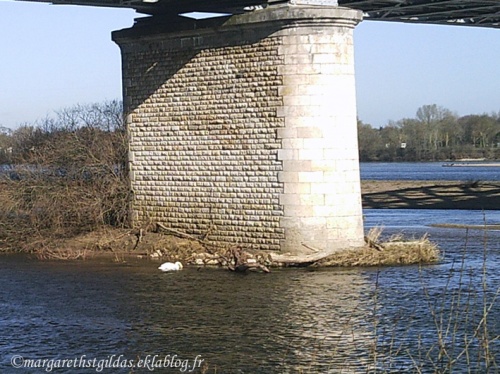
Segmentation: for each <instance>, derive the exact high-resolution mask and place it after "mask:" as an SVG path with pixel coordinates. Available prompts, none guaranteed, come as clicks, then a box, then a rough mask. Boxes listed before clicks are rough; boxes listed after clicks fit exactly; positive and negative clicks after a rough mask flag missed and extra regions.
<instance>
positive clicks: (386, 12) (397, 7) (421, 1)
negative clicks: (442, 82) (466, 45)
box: [19, 0, 500, 28]
mask: <svg viewBox="0 0 500 374" xmlns="http://www.w3.org/2000/svg"><path fill="white" fill-rule="evenodd" d="M19 1H31V2H45V3H52V4H66V5H71V4H73V5H89V6H105V7H124V8H134V9H136V10H137V11H138V12H140V13H144V14H151V15H158V16H162V17H164V16H169V17H171V16H175V15H177V14H181V13H187V12H222V13H231V14H238V13H243V12H244V11H245V10H244V9H245V7H252V6H257V5H264V6H265V5H267V4H268V3H273V4H274V3H281V2H283V3H285V2H287V1H282V0H268V1H266V0H206V1H202V0H52V1H51V0H19ZM327 1H328V0H326V1H325V0H316V1H314V0H302V3H313V2H316V3H326V2H327ZM333 1H335V0H333ZM296 2H297V3H300V2H301V1H300V0H298V1H296ZM329 2H332V0H330V1H329ZM291 3H294V1H291ZM338 3H339V5H340V6H344V7H348V8H352V9H357V10H361V11H363V13H364V19H365V20H380V21H394V22H409V23H429V24H442V25H464V26H479V27H494V28H499V27H500V2H499V1H497V0H468V1H464V0H338Z"/></svg>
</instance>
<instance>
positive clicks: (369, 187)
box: [361, 180, 500, 210]
mask: <svg viewBox="0 0 500 374" xmlns="http://www.w3.org/2000/svg"><path fill="white" fill-rule="evenodd" d="M361 194H362V202H363V208H365V209H464V210H497V209H500V182H481V181H479V182H476V181H470V182H457V181H378V180H377V181H374V180H363V181H362V182H361Z"/></svg>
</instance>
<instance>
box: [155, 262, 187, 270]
mask: <svg viewBox="0 0 500 374" xmlns="http://www.w3.org/2000/svg"><path fill="white" fill-rule="evenodd" d="M158 269H160V270H161V271H177V270H181V269H182V264H181V263H180V262H179V261H177V262H176V263H175V264H174V263H172V262H165V263H164V264H161V265H160V267H159V268H158Z"/></svg>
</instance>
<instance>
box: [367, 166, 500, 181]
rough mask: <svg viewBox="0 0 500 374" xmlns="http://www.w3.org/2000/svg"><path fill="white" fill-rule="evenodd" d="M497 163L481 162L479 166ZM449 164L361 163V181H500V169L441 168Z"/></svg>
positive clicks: (475, 167)
mask: <svg viewBox="0 0 500 374" xmlns="http://www.w3.org/2000/svg"><path fill="white" fill-rule="evenodd" d="M488 163H489V164H495V165H498V162H496V163H492V162H481V164H488ZM444 164H450V163H449V162H362V163H361V164H360V169H361V179H369V180H456V181H468V180H479V181H500V167H499V166H495V167H493V166H492V167H478V166H473V165H474V164H475V163H474V162H471V163H469V164H470V165H471V166H467V167H443V165H444Z"/></svg>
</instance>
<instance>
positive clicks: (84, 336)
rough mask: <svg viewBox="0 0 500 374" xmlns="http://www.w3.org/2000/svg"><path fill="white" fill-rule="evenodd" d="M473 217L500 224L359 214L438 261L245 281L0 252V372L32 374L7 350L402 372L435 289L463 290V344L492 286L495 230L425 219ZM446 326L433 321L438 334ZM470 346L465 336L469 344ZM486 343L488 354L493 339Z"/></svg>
mask: <svg viewBox="0 0 500 374" xmlns="http://www.w3.org/2000/svg"><path fill="white" fill-rule="evenodd" d="M485 221H486V222H487V223H498V222H500V213H498V212H497V211H490V212H487V214H486V216H485V215H483V213H482V212H475V211H472V212H471V211H453V212H449V211H432V210H425V211H410V210H408V211H405V210H399V211H390V210H380V211H377V210H367V211H366V212H365V224H366V227H367V229H368V228H370V227H371V226H376V225H384V226H385V235H391V234H393V233H399V232H401V231H404V232H405V233H406V234H407V235H409V236H411V235H417V236H418V235H421V234H423V233H424V232H428V233H429V234H430V236H431V238H432V239H433V240H434V241H436V242H437V243H439V245H440V246H441V248H442V249H443V251H444V259H443V261H442V262H441V263H440V264H437V265H432V266H424V267H421V268H419V267H418V266H408V267H390V268H361V269H347V270H346V269H283V270H275V271H273V272H272V273H270V274H254V273H252V274H247V275H241V274H234V273H230V272H226V271H222V270H206V269H203V270H198V269H196V268H187V269H185V270H183V271H181V272H177V273H172V274H167V273H161V272H159V271H158V270H157V269H156V268H157V266H158V264H157V263H156V262H153V261H148V260H132V261H129V262H127V263H114V262H112V261H110V260H106V261H104V260H90V261H67V262H56V261H36V260H31V259H29V258H26V257H21V256H1V257H0V283H1V284H2V287H1V288H0V331H1V333H0V372H1V373H11V372H12V373H19V372H26V373H38V372H43V369H38V370H33V369H32V370H31V371H30V370H23V369H19V370H14V369H13V368H12V366H11V364H10V360H11V358H12V357H13V355H22V356H23V357H25V358H31V359H36V358H40V359H50V358H61V359H62V358H73V357H81V356H82V355H85V357H86V358H94V357H95V358H97V359H106V358H108V357H109V356H111V355H117V356H119V355H123V357H124V358H128V359H136V358H141V357H142V358H144V357H146V356H147V355H148V354H150V355H159V357H162V358H163V357H164V356H166V355H174V354H177V355H178V356H177V357H178V358H182V359H189V360H193V359H194V358H195V356H197V355H200V357H201V358H203V359H204V360H205V361H204V363H205V364H207V365H208V368H210V371H208V372H217V373H298V372H306V373H307V372H311V373H328V372H330V373H337V372H340V369H341V368H344V370H345V371H344V372H360V373H363V372H366V371H369V370H370V368H371V369H373V368H376V367H379V368H381V369H386V370H389V369H390V371H392V372H401V371H404V370H406V369H408V368H409V367H411V366H412V365H413V364H414V363H413V361H414V360H417V361H418V357H417V356H418V355H419V352H420V354H421V352H422V351H424V350H425V351H427V350H432V347H433V345H434V344H436V341H437V333H436V326H435V325H436V318H434V317H433V316H432V313H431V310H434V312H436V310H438V311H439V310H442V311H444V312H445V315H448V314H449V313H448V312H447V310H448V309H449V306H450V305H452V304H453V302H454V301H453V298H452V297H448V296H447V297H443V296H442V294H443V292H444V291H445V290H447V293H448V294H450V295H457V290H459V289H460V288H463V289H464V291H463V296H462V300H461V302H462V304H460V305H459V307H460V308H462V309H461V311H460V313H458V314H457V315H456V316H455V320H456V321H458V323H457V322H453V323H451V322H450V323H451V324H452V326H451V327H450V329H454V330H456V333H455V334H454V335H455V336H457V337H460V339H462V341H463V338H464V335H466V334H468V333H470V331H469V332H465V329H466V328H469V329H471V330H473V328H470V327H467V323H469V322H467V321H469V320H472V319H474V318H475V319H477V318H476V317H477V316H478V315H477V314H476V315H475V316H474V315H472V314H471V313H472V312H475V311H478V310H479V309H480V308H481V307H482V301H481V300H482V298H481V297H482V295H483V285H486V287H487V291H486V294H487V297H492V294H491V292H493V291H495V290H497V289H498V287H499V284H500V272H499V271H498V270H499V269H500V232H498V231H496V232H494V231H491V232H488V233H486V235H485V233H484V232H483V231H481V230H470V231H468V232H466V230H459V229H439V228H432V227H428V226H427V225H428V224H430V223H453V222H461V223H463V222H466V223H471V224H481V223H482V222H485ZM464 249H466V251H464ZM464 253H465V254H464ZM483 256H485V257H486V264H487V268H486V270H485V271H486V275H487V276H486V280H485V282H483V281H482V276H483V264H484V262H483ZM462 259H464V260H465V263H464V265H462V263H461V261H462ZM460 268H464V271H462V272H460V271H458V270H459V269H460ZM460 274H462V278H460ZM460 284H462V287H459V285H460ZM466 291H467V292H466ZM467 295H469V296H467ZM470 295H473V297H472V296H470ZM455 301H456V296H455ZM465 301H467V302H468V304H467V305H468V306H467V305H465V304H464V303H465ZM464 305H465V306H464ZM446 313H448V314H446ZM467 313H469V314H471V316H470V317H469V319H468V320H467V321H466V320H465V317H464V316H466V315H467ZM448 320H449V318H448V317H446V318H445V319H444V321H441V324H444V326H443V328H446V326H447V321H448ZM455 320H454V321H455ZM457 324H458V326H457ZM487 326H488V328H489V329H490V330H491V331H490V332H491V334H492V335H495V334H499V333H500V311H499V307H498V304H495V305H493V307H492V308H491V311H490V315H489V323H488V325H487ZM460 329H462V330H463V331H462V330H460ZM443 340H444V343H445V344H447V345H448V348H449V349H450V350H451V348H452V347H454V346H456V347H457V348H456V350H457V351H458V350H459V347H460V346H461V342H460V341H454V340H453V338H452V336H451V335H446V336H445V337H444V339H443ZM479 343H480V342H479V341H478V340H474V342H473V344H472V343H471V344H470V348H469V349H470V350H472V351H473V350H474V349H476V348H474V347H476V346H477V345H478V344H479ZM490 344H491V346H492V348H494V350H493V355H497V356H498V355H499V352H500V346H499V344H498V341H497V342H492V343H490ZM374 346H377V356H376V358H374V356H373V350H372V348H373V347H374ZM419 347H420V348H419ZM408 352H411V354H408ZM389 357H391V358H392V359H389ZM496 359H497V360H500V358H499V357H496ZM424 361H425V360H424ZM460 365H461V366H460ZM468 365H469V367H470V365H472V364H470V363H469V364H468ZM474 365H475V364H474ZM347 367H348V368H350V369H346V368H347ZM458 367H459V370H456V372H464V371H466V368H467V367H468V366H467V363H466V362H465V361H464V359H463V358H462V359H461V360H460V361H459V363H458ZM473 367H475V366H473ZM434 369H435V368H434V367H433V366H432V364H430V363H429V362H424V364H422V367H421V370H422V372H429V373H432V372H434V371H435V370H434ZM179 370H180V369H179V368H177V369H157V370H156V372H162V373H163V372H172V373H174V372H179ZM485 370H486V369H484V367H479V368H478V369H477V370H474V371H473V372H481V371H485ZM57 372H68V373H76V372H78V373H80V372H81V373H89V372H95V371H93V370H90V369H82V368H80V369H66V371H65V370H63V369H59V370H58V371H57ZM103 372H110V373H114V372H124V373H125V372H148V371H147V370H145V369H142V370H141V369H135V370H134V371H131V369H117V368H114V369H104V371H103ZM196 372H201V371H200V370H197V371H196ZM491 372H495V371H491Z"/></svg>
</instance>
